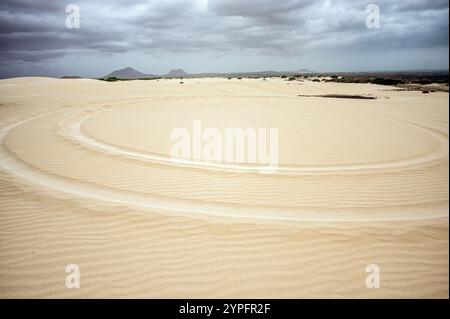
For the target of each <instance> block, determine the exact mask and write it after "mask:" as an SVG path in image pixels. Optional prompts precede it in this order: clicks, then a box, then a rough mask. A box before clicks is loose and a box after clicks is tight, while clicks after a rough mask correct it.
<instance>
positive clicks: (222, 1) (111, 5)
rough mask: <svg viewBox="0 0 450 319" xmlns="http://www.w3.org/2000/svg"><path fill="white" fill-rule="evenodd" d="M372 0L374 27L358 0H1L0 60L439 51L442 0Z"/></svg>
mask: <svg viewBox="0 0 450 319" xmlns="http://www.w3.org/2000/svg"><path fill="white" fill-rule="evenodd" d="M371 2H373V3H376V4H378V5H379V7H380V9H381V27H380V28H379V29H370V30H369V29H367V28H366V26H365V20H366V17H367V13H366V6H367V4H369V3H370V2H369V1H363V0H357V1H338V0H286V1H280V0H246V1H244V0H239V1H238V0H209V1H207V0H171V1H170V0H148V1H138V0H135V1H132V0H118V1H106V0H97V1H88V0H81V1H70V0H69V1H55V0H40V1H39V0H2V1H1V2H0V59H1V61H0V64H1V67H2V68H9V71H8V74H10V73H14V72H13V68H14V65H16V64H17V63H21V62H45V61H50V60H51V61H54V60H55V59H58V58H62V57H65V56H71V55H76V56H89V57H93V56H97V57H98V56H101V55H102V54H106V55H110V54H131V53H136V54H142V55H143V56H144V55H146V54H167V53H171V54H179V57H180V58H181V59H182V58H183V53H185V52H196V51H198V52H203V53H205V52H209V53H211V54H216V53H215V52H218V53H220V52H249V54H248V55H249V59H251V58H252V55H255V54H261V55H270V56H276V57H279V58H283V57H292V56H296V55H298V56H302V55H307V54H311V55H314V54H315V53H319V52H324V51H327V50H338V49H340V48H343V49H345V48H348V47H351V48H353V49H354V50H356V51H358V52H364V50H366V52H368V53H369V52H373V51H383V50H389V49H396V48H401V49H405V48H410V49H411V52H414V49H415V48H416V49H418V48H428V49H429V48H433V47H440V48H442V47H446V48H447V50H448V1H447V0H410V1H403V0H397V1H393V0H374V1H371ZM69 3H75V4H77V5H79V7H80V9H81V28H80V29H67V28H66V27H65V24H64V23H65V18H66V13H65V7H66V5H67V4H69ZM92 64H93V66H94V65H95V62H93V63H92ZM112 68H114V66H112Z"/></svg>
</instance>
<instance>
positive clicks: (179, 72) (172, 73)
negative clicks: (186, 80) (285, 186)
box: [163, 69, 190, 78]
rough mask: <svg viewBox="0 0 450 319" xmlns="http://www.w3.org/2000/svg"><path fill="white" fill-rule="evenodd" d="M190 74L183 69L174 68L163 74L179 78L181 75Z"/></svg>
mask: <svg viewBox="0 0 450 319" xmlns="http://www.w3.org/2000/svg"><path fill="white" fill-rule="evenodd" d="M189 75H190V74H188V73H187V72H186V71H184V70H183V69H174V70H170V72H169V73H167V74H165V75H163V76H164V77H168V78H179V77H185V76H189Z"/></svg>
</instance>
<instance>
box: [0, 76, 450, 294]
mask: <svg viewBox="0 0 450 319" xmlns="http://www.w3.org/2000/svg"><path fill="white" fill-rule="evenodd" d="M183 82H184V83H183V84H181V83H180V80H175V79H173V80H159V81H157V80H151V81H140V80H136V81H124V82H114V83H109V82H104V81H98V80H91V79H51V78H16V79H7V80H1V81H0V297H2V298H23V297H31V298H56V297H62V298H77V297H87V298H93V297H101V298H116V297H139V298H165V297H167V298H176V297H177V298H213V297H216V298H230V297H235V298H240V297H252V298H257V297H267V298H314V297H330V298H336V297H343V298H355V297H358V298H378V297H394V298H400V297H419V298H431V297H438V298H448V287H449V282H448V280H449V273H448V271H449V265H448V261H449V256H448V251H449V246H448V244H449V243H448V239H449V235H448V234H449V229H448V222H449V220H448V194H449V190H448V182H449V179H448V152H449V150H448V133H449V125H448V117H449V104H448V93H445V92H435V93H430V94H422V93H421V92H419V91H398V90H394V89H393V88H392V87H389V86H378V85H372V84H343V83H316V82H311V81H303V82H301V81H285V80H284V79H279V78H277V79H275V78H274V79H267V80H266V81H263V80H262V79H242V80H237V79H232V80H227V79H219V78H211V79H184V80H183ZM299 94H302V95H320V94H363V95H367V96H373V97H376V99H374V100H352V99H337V98H336V99H335V98H321V97H301V96H298V95H299ZM194 119H200V120H202V122H203V123H204V124H205V125H207V126H211V127H218V128H226V127H243V128H245V127H277V128H279V169H278V170H277V171H276V172H274V173H272V174H261V173H260V172H258V171H257V170H256V169H255V168H254V167H252V166H251V165H241V164H236V165H225V166H223V165H210V164H208V163H198V162H196V163H180V164H177V163H174V162H172V161H170V159H169V156H168V154H169V150H170V146H171V143H172V141H171V140H170V138H169V136H170V132H171V130H172V129H173V128H175V127H190V126H191V125H192V121H193V120H194ZM68 264H77V265H79V267H80V271H81V287H80V288H79V289H68V288H66V286H65V279H66V275H67V274H66V273H65V267H66V265H68ZM369 264H376V265H378V266H379V268H380V288H372V289H369V288H367V287H366V285H365V280H366V276H367V275H368V274H367V273H366V272H365V269H366V266H367V265H369Z"/></svg>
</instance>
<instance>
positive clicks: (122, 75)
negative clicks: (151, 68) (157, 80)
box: [103, 67, 157, 79]
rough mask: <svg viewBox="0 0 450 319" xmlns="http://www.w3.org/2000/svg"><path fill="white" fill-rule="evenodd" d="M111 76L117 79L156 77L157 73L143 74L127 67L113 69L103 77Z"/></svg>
mask: <svg viewBox="0 0 450 319" xmlns="http://www.w3.org/2000/svg"><path fill="white" fill-rule="evenodd" d="M112 77H116V78H119V79H141V78H154V77H157V75H153V74H145V73H142V72H139V71H137V70H135V69H133V68H131V67H127V68H125V69H120V70H116V71H113V72H111V73H110V74H108V75H105V76H104V77H103V78H112Z"/></svg>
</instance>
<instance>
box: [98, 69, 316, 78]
mask: <svg viewBox="0 0 450 319" xmlns="http://www.w3.org/2000/svg"><path fill="white" fill-rule="evenodd" d="M299 73H314V71H311V70H309V69H298V70H295V71H258V72H230V73H214V72H210V73H195V74H190V73H187V72H186V71H184V70H183V69H173V70H170V71H169V73H166V74H163V75H154V74H146V73H142V72H139V71H137V70H135V69H133V68H131V67H127V68H125V69H121V70H116V71H114V72H111V73H110V74H108V75H106V76H104V77H103V78H104V79H106V78H112V77H115V78H117V79H143V78H158V77H164V78H183V77H184V78H196V77H265V76H282V75H294V74H299Z"/></svg>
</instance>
